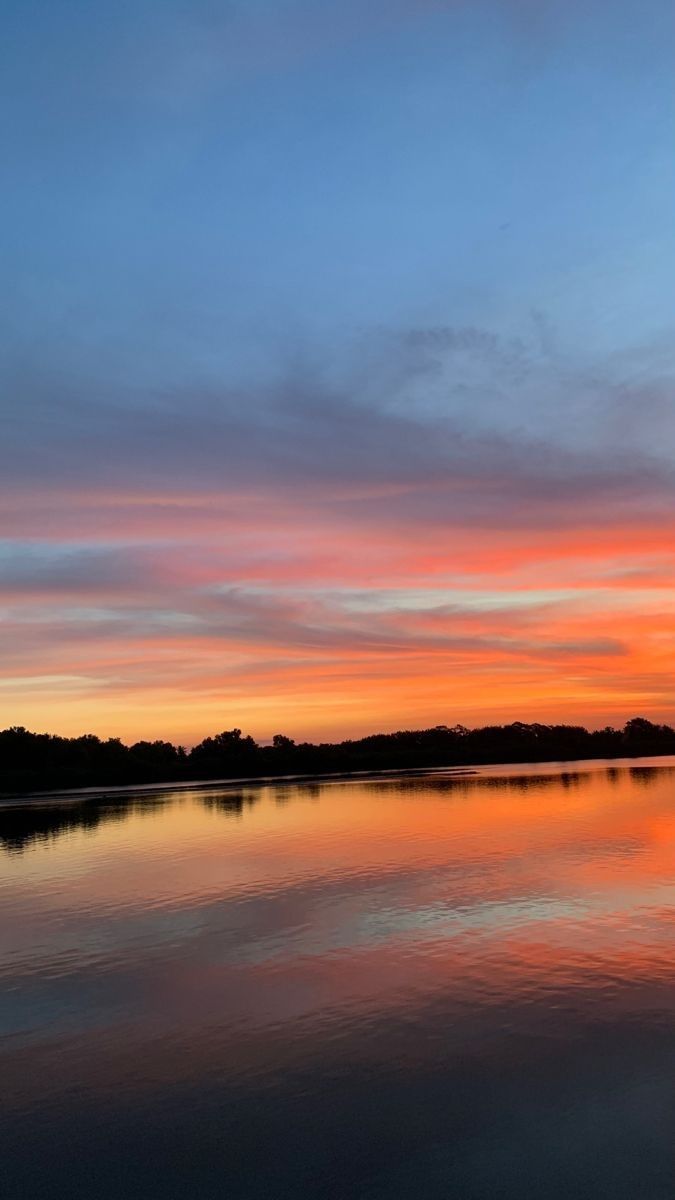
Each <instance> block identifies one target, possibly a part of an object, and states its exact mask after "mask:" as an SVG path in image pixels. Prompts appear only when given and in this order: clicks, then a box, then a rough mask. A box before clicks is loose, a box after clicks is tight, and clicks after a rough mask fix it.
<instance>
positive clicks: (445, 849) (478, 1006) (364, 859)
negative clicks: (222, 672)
mask: <svg viewBox="0 0 675 1200" xmlns="http://www.w3.org/2000/svg"><path fill="white" fill-rule="evenodd" d="M0 901H1V905H2V908H1V913H2V919H1V941H0V964H1V965H0V1027H1V1030H2V1041H1V1043H0V1080H1V1085H0V1086H1V1087H2V1097H3V1100H2V1107H1V1113H0V1145H1V1147H2V1175H1V1178H2V1195H3V1198H4V1200H10V1198H11V1200H15V1198H16V1200H19V1198H20V1200H32V1198H33V1197H35V1198H36V1200H37V1198H38V1197H39V1198H40V1200H52V1198H56V1197H58V1198H62V1197H63V1198H67V1200H84V1198H85V1197H86V1200H113V1198H114V1200H126V1198H130V1200H154V1198H155V1197H158V1198H159V1197H161V1198H162V1200H171V1198H174V1197H176V1198H177V1197H180V1198H181V1200H182V1198H185V1200H201V1198H204V1200H211V1198H214V1200H215V1198H216V1197H217V1198H221V1197H222V1198H224V1200H258V1198H263V1197H264V1198H265V1200H288V1198H291V1197H293V1198H295V1197H301V1198H302V1200H314V1198H315V1197H316V1198H325V1200H385V1198H386V1200H398V1198H405V1200H407V1198H409V1197H410V1198H412V1197H416V1198H421V1200H436V1198H438V1200H441V1198H443V1200H530V1198H531V1200H535V1198H536V1200H570V1198H574V1200H581V1198H588V1200H604V1198H605V1197H606V1198H607V1200H610V1198H611V1200H672V1197H673V1194H674V1191H675V1149H674V1146H675V907H674V905H675V760H673V759H655V760H644V761H633V762H631V763H621V764H608V763H597V762H594V763H567V764H564V765H562V766H558V765H552V764H545V765H538V766H533V767H514V766H509V767H500V768H480V769H479V770H478V771H477V772H476V773H475V774H466V775H457V774H454V773H453V772H442V771H439V772H430V773H426V774H424V773H422V774H411V775H403V774H402V775H388V776H385V777H379V778H371V779H359V780H354V779H351V780H328V781H322V782H314V783H311V782H295V783H291V782H287V783H273V784H267V785H263V786H256V785H240V786H228V787H226V786H221V787H219V788H213V787H209V788H204V787H202V788H198V787H196V788H195V789H193V790H189V791H184V792H172V791H171V790H167V791H166V792H163V793H161V794H158V795H153V796H143V795H136V796H134V795H133V794H132V793H129V794H127V795H125V796H123V797H120V798H117V799H114V800H92V799H82V798H76V799H74V800H73V801H72V802H69V803H63V802H60V803H56V802H54V803H52V804H51V805H49V804H35V803H25V802H24V803H23V804H22V805H21V806H20V807H19V806H17V807H11V806H5V807H4V808H2V809H0Z"/></svg>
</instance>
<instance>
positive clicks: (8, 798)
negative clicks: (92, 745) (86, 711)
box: [0, 754, 675, 808]
mask: <svg viewBox="0 0 675 1200" xmlns="http://www.w3.org/2000/svg"><path fill="white" fill-rule="evenodd" d="M666 759H670V760H672V764H671V765H672V766H673V767H675V755H673V754H652V755H623V756H621V757H620V758H606V757H604V758H600V757H598V758H546V759H523V760H517V761H511V762H498V763H497V762H496V763H466V764H464V763H463V764H457V763H451V764H446V765H443V764H441V765H438V764H435V765H430V766H417V767H405V766H401V767H385V768H382V769H376V768H375V769H367V768H365V769H364V770H360V771H330V772H328V771H326V772H309V773H306V774H301V773H295V774H292V775H246V776H236V777H229V778H221V779H190V780H182V779H181V780H176V781H171V780H165V781H164V782H153V783H138V784H119V785H117V786H112V787H111V786H96V785H94V786H92V787H86V788H58V789H56V788H55V789H53V790H48V791H40V792H5V793H2V792H0V808H16V807H20V806H22V805H24V804H34V805H39V804H44V805H50V804H55V803H77V802H78V801H79V802H83V801H89V800H91V801H94V802H103V801H106V800H115V799H124V798H125V797H130V798H131V797H134V796H139V797H148V798H152V797H153V796H157V797H159V796H162V795H165V794H166V793H176V792H179V793H180V792H192V791H197V790H199V791H212V790H214V791H215V790H223V789H229V788H233V787H241V786H242V785H246V786H248V787H256V786H257V787H269V786H270V785H274V784H296V783H297V784H301V783H312V782H315V781H316V782H317V783H319V782H332V781H334V782H336V783H339V782H341V781H345V782H348V781H349V780H358V781H367V780H368V779H381V778H386V777H387V776H396V775H398V776H421V775H432V774H433V775H437V774H441V773H442V774H444V775H446V776H449V777H451V778H458V779H462V778H467V779H472V778H476V777H480V776H481V775H484V774H497V775H502V774H505V773H508V772H509V771H511V770H514V769H517V773H518V774H527V773H530V772H531V771H534V770H536V769H540V768H542V767H547V766H548V767H566V766H570V765H572V764H579V765H580V766H582V765H583V766H584V768H585V769H586V770H588V769H593V768H594V767H596V768H601V767H605V769H612V768H616V769H617V770H620V769H630V768H631V766H633V765H634V764H635V763H644V764H645V767H646V768H647V769H649V768H654V769H658V768H659V767H660V766H662V765H668V764H665V763H664V760H666Z"/></svg>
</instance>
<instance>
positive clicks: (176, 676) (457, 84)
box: [0, 0, 675, 745]
mask: <svg viewBox="0 0 675 1200" xmlns="http://www.w3.org/2000/svg"><path fill="white" fill-rule="evenodd" d="M3 25H4V29H3V38H2V44H1V46H0V56H1V58H2V62H1V64H0V90H1V91H2V114H3V117H2V121H3V160H4V168H5V170H4V172H3V175H4V182H3V201H4V214H5V215H4V220H3V222H2V225H1V226H0V238H1V239H2V261H3V278H4V283H5V287H4V290H3V306H2V342H3V354H2V376H3V378H2V399H1V401H0V403H1V404H2V423H1V425H0V430H1V432H0V580H1V583H2V594H1V597H0V618H1V625H0V661H1V663H2V675H1V677H0V727H1V726H5V725H13V724H22V725H26V726H28V727H29V728H32V729H38V730H45V729H46V730H50V731H53V732H59V733H67V734H77V733H82V732H85V731H92V732H95V733H98V734H101V735H106V736H107V735H110V734H114V735H119V736H121V737H123V738H124V740H131V741H133V740H136V739H137V738H139V737H160V736H161V737H168V738H171V739H172V740H174V741H179V742H182V743H183V744H186V745H187V744H192V743H193V742H195V741H199V740H200V739H201V738H202V737H204V736H205V735H206V734H208V733H212V732H214V731H216V730H219V729H225V728H231V727H233V726H235V725H236V726H240V727H241V728H242V729H244V730H245V731H246V732H249V733H252V734H253V735H254V736H255V737H256V738H258V739H259V740H266V739H269V738H270V737H271V736H272V735H273V734H274V733H276V732H284V733H287V734H289V735H291V736H293V737H296V738H298V739H300V738H306V737H311V738H312V739H316V738H323V739H331V740H332V739H335V738H339V737H343V736H351V735H358V734H363V733H368V732H374V731H376V730H385V729H395V728H401V727H406V726H407V727H410V726H423V725H434V724H439V723H447V724H454V723H455V722H457V721H460V722H463V723H464V724H468V725H475V724H483V723H486V722H487V721H494V720H497V721H500V722H502V721H510V720H515V719H520V720H541V721H553V720H566V721H572V722H578V723H584V724H587V725H590V726H598V725H604V724H606V723H613V724H622V723H623V722H624V721H625V720H626V719H627V718H628V717H630V716H633V715H636V714H640V715H643V716H647V717H650V718H651V719H653V720H668V721H671V722H672V721H675V685H674V672H673V667H674V664H675V453H674V452H675V390H674V386H673V380H674V377H675V336H674V322H675V304H674V299H675V295H674V293H675V285H674V280H675V89H674V87H673V47H674V46H675V7H674V6H673V4H672V0H642V2H641V3H640V4H638V3H637V2H636V0H585V2H584V3H577V2H576V0H569V2H568V3H562V2H561V0H492V2H488V0H486V2H485V3H481V2H480V0H478V2H476V0H472V2H469V0H465V2H462V0H446V2H444V0H368V2H367V3H365V2H364V0H360V2H359V3H356V2H354V0H296V2H290V0H233V2H232V3H228V2H226V0H133V2H132V0H128V2H127V0H120V2H119V3H115V4H104V3H102V2H100V0H89V2H88V3H83V2H81V0H80V2H76V0H49V2H47V0H21V3H19V0H8V3H7V4H6V5H5V7H4V21H3Z"/></svg>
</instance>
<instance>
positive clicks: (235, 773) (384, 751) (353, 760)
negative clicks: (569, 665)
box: [0, 717, 675, 795]
mask: <svg viewBox="0 0 675 1200" xmlns="http://www.w3.org/2000/svg"><path fill="white" fill-rule="evenodd" d="M657 754H675V730H673V729H672V728H671V727H670V726H669V725H658V724H653V723H652V722H651V721H648V720H646V719H645V718H644V717H634V718H633V719H632V720H630V721H628V722H627V723H626V724H625V725H624V726H623V727H622V728H621V729H615V728H613V727H611V726H607V727H606V728H604V729H596V730H588V729H585V728H584V727H583V726H581V725H542V724H538V723H534V724H525V723H523V722H522V721H514V722H513V723H512V724H510V725H486V726H483V727H482V728H478V729H468V728H466V727H465V726H464V725H453V726H448V725H435V726H434V727H433V728H432V729H416V730H400V731H399V732H397V733H376V734H371V735H370V736H369V737H364V738H358V739H354V740H352V739H349V740H347V741H342V742H320V743H318V744H315V743H312V742H299V743H296V742H294V741H293V739H292V738H289V737H285V736H284V735H283V734H276V735H275V737H274V738H273V739H272V742H271V744H270V745H259V744H258V743H257V742H256V741H254V739H253V738H252V737H250V736H246V735H244V734H242V732H241V730H240V729H228V730H225V731H223V732H222V733H217V734H215V736H214V737H207V738H205V739H204V741H202V742H200V743H199V744H198V745H197V746H193V747H192V749H191V750H186V749H185V748H184V747H183V746H174V745H173V744H172V743H171V742H165V741H160V740H158V741H152V742H150V741H140V742H134V743H133V745H130V746H127V745H125V744H124V743H123V742H122V741H121V740H120V739H119V738H107V739H102V738H99V737H97V736H96V735H95V734H91V733H88V734H84V735H83V736H82V737H74V738H67V737H60V736H59V735H57V734H51V733H32V732H30V731H29V730H27V729H24V728H23V727H22V726H12V727H11V728H9V729H4V730H2V731H0V793H4V794H5V795H13V794H19V793H26V792H33V791H47V790H56V789H62V788H79V787H108V786H111V787H113V786H121V785H125V784H143V783H177V782H187V781H189V780H212V779H235V778H259V777H261V776H266V775H295V774H298V775H323V774H332V773H334V772H336V773H338V772H351V771H379V770H386V769H406V768H413V767H439V766H467V765H470V764H486V763H502V762H504V763H506V762H546V761H557V760H572V759H582V758H622V757H639V756H643V755H657Z"/></svg>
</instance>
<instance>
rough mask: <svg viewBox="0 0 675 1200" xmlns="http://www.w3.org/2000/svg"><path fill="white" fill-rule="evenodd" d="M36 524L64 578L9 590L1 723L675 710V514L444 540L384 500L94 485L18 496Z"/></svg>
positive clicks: (267, 724)
mask: <svg viewBox="0 0 675 1200" xmlns="http://www.w3.org/2000/svg"><path fill="white" fill-rule="evenodd" d="M47 511H51V514H52V516H51V522H47V521H46V520H45V514H46V513H47ZM18 515H20V516H21V523H22V526H23V529H22V534H23V537H24V539H25V543H26V544H27V545H29V546H30V545H31V544H35V545H36V546H39V547H40V548H41V553H43V554H46V555H47V559H48V566H47V567H42V566H41V567H40V569H39V570H37V571H35V572H34V574H33V575H31V574H30V571H28V572H24V575H21V573H20V572H19V573H18V575H17V578H16V579H15V580H14V581H13V583H12V586H11V588H10V589H9V590H8V591H7V592H6V593H5V611H4V618H5V622H4V623H5V630H6V634H5V637H6V643H5V645H6V651H5V670H4V677H3V682H2V687H0V724H3V725H9V724H23V725H26V726H27V727H29V728H33V729H37V730H49V731H52V732H57V733H64V734H69V735H74V734H78V733H82V732H85V731H91V732H95V733H97V734H99V735H100V736H121V737H122V738H123V739H124V740H125V741H134V740H136V739H138V738H141V737H144V738H155V737H166V738H169V739H171V740H173V741H176V742H180V743H182V744H186V745H190V744H193V743H194V742H196V741H199V740H200V739H201V738H202V737H204V736H206V735H207V734H209V733H211V732H214V731H216V730H218V729H223V728H231V727H233V726H239V727H241V728H242V729H244V730H245V731H246V732H250V733H252V734H253V735H254V736H255V737H256V738H257V739H259V740H263V741H264V740H267V739H269V738H271V736H272V735H273V734H274V733H276V732H285V733H287V734H289V735H291V736H293V737H295V738H296V739H306V738H310V739H323V740H327V739H330V740H333V739H339V738H341V737H347V736H358V735H361V734H365V733H369V732H375V731H377V730H391V729H396V728H404V727H407V728H410V727H415V726H428V725H434V724H440V723H447V724H454V723H455V722H462V723H464V724H468V725H477V724H482V723H487V722H507V721H509V720H516V719H518V720H525V721H528V720H540V721H544V722H553V721H567V722H572V723H580V724H586V725H589V726H591V727H597V726H601V725H604V724H606V723H615V724H622V723H623V722H624V721H625V720H626V719H627V718H629V717H630V716H633V715H636V714H640V715H644V716H647V717H649V718H651V719H654V720H671V719H672V717H673V712H674V698H673V683H672V663H673V651H674V650H675V551H673V549H672V547H673V546H675V521H673V520H672V519H670V518H665V517H663V516H661V515H658V514H653V515H652V516H651V517H650V518H649V519H646V518H645V516H644V514H642V515H641V516H640V518H639V520H638V519H637V518H636V520H635V522H634V523H633V524H626V523H625V522H622V521H617V522H615V523H612V522H611V521H609V520H607V521H606V522H605V523H604V524H603V523H601V522H600V521H599V520H597V519H596V520H595V523H593V522H586V523H584V521H583V519H582V517H583V514H582V512H581V511H580V512H579V514H578V517H579V527H578V528H576V529H574V528H570V527H569V525H565V526H564V527H562V528H555V527H554V528H536V527H533V524H532V523H530V527H528V525H527V523H524V522H522V521H516V522H512V523H511V525H510V526H509V525H505V527H503V528H501V529H500V528H495V527H494V526H492V527H487V528H480V527H477V528H473V529H467V528H465V527H462V525H461V523H458V524H456V525H453V524H452V522H450V521H446V522H445V523H444V524H443V525H442V526H441V527H435V528H430V527H429V526H425V524H424V523H420V522H418V523H417V524H416V525H415V524H414V523H413V524H410V525H408V526H406V525H405V524H402V523H396V522H386V521H384V522H383V521H379V522H378V520H376V519H375V516H372V517H371V515H370V513H369V508H368V503H367V502H366V506H365V509H364V511H363V512H361V513H360V514H359V516H358V519H356V518H354V517H353V516H352V515H351V514H350V513H349V512H345V511H342V510H341V509H340V508H339V506H337V507H336V508H332V507H329V508H328V509H326V508H325V507H323V508H322V507H321V506H320V505H318V506H316V507H315V508H309V509H308V508H307V506H306V505H304V504H302V505H300V504H299V503H298V502H297V500H296V501H295V502H293V501H292V500H290V499H288V500H287V501H286V502H285V503H283V504H280V505H279V506H278V507H277V508H275V507H274V505H273V503H272V502H271V501H270V499H269V497H268V499H267V503H266V504H264V503H263V500H262V499H259V501H258V503H257V504H256V503H252V502H251V498H250V497H247V498H246V499H245V500H244V499H243V498H242V499H241V500H240V503H239V505H238V506H237V504H236V503H235V498H234V497H222V496H221V497H219V496H217V495H214V494H208V495H199V494H195V495H192V496H190V495H180V494H177V495H175V496H174V497H173V498H172V497H170V496H151V497H145V498H144V497H142V496H125V495H117V496H115V495H109V494H105V493H101V494H100V495H99V494H97V493H96V492H95V491H94V492H92V493H90V494H83V493H78V494H75V495H71V496H67V495H65V496H64V495H62V494H60V495H56V496H54V497H51V498H50V496H49V495H48V494H45V495H40V494H39V493H37V494H36V493H33V494H32V495H30V496H28V495H26V496H25V497H24V498H23V504H22V505H19V504H18V502H17V500H16V497H14V500H13V502H12V503H11V504H8V505H7V506H6V507H5V511H4V513H3V518H2V522H0V535H2V534H4V533H5V532H6V529H4V528H3V524H5V525H7V526H8V525H9V523H10V522H11V523H12V525H13V527H14V528H15V526H16V520H17V516H18ZM52 545H53V546H54V547H56V549H57V551H58V554H59V555H61V556H62V558H63V556H64V555H65V559H64V562H65V566H64V567H58V565H57V568H55V569H52V568H51V567H50V566H49V553H50V546H52ZM45 547H46V549H45ZM78 556H79V557H78Z"/></svg>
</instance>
